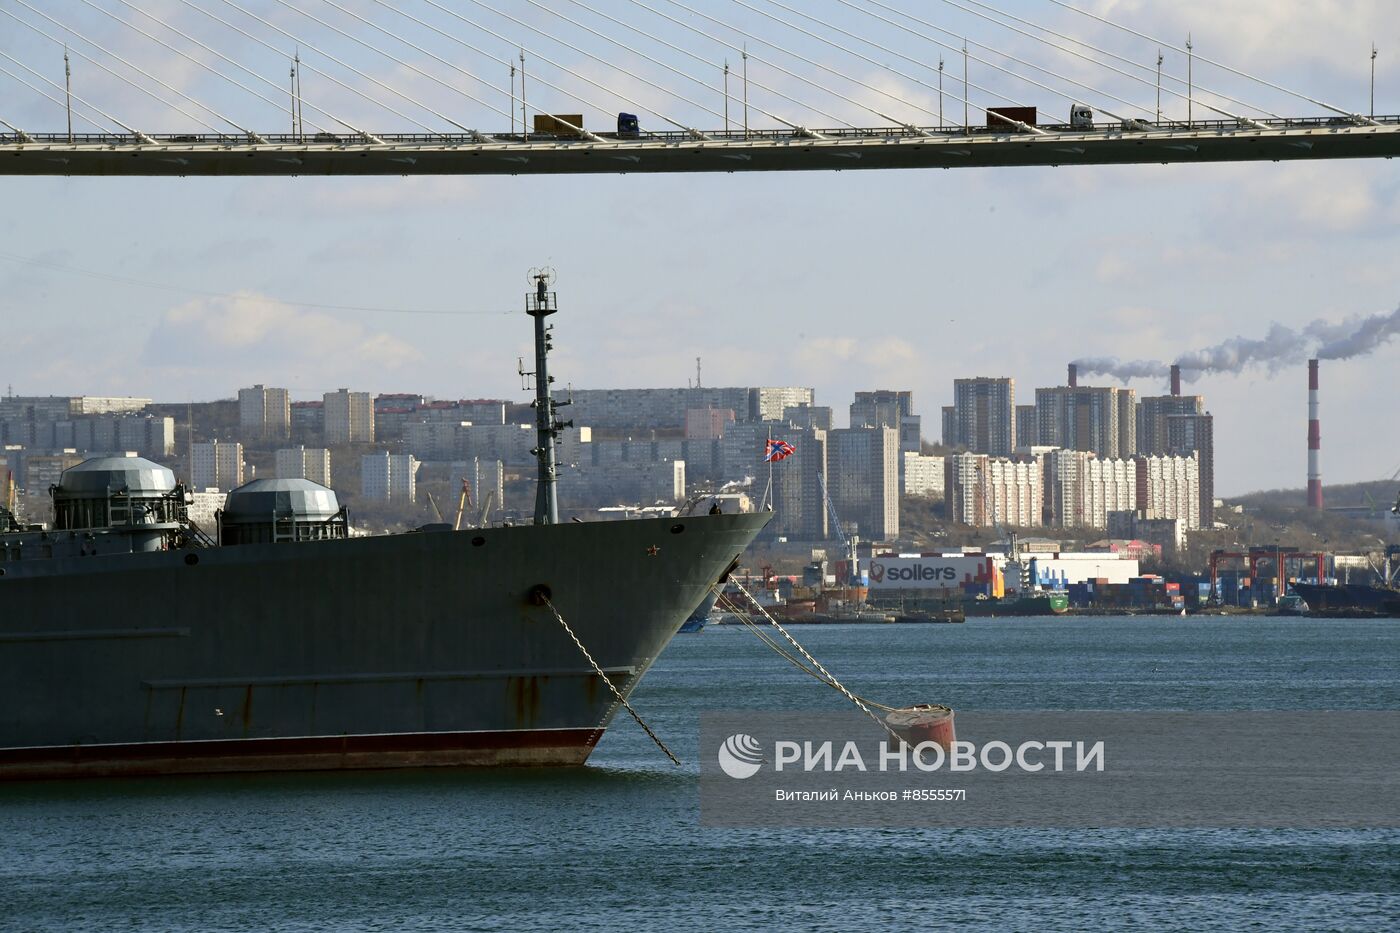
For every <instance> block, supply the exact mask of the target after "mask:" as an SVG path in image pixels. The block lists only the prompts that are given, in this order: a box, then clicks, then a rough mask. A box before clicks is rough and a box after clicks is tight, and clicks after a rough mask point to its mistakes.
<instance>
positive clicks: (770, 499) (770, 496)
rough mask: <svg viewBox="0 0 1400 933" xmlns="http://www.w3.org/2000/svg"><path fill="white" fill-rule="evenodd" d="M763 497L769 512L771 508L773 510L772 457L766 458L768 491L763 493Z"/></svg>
mask: <svg viewBox="0 0 1400 933" xmlns="http://www.w3.org/2000/svg"><path fill="white" fill-rule="evenodd" d="M763 497H764V498H765V499H767V500H768V508H769V510H770V511H771V510H772V508H773V458H772V457H769V458H768V491H767V492H765V493H764V494H763Z"/></svg>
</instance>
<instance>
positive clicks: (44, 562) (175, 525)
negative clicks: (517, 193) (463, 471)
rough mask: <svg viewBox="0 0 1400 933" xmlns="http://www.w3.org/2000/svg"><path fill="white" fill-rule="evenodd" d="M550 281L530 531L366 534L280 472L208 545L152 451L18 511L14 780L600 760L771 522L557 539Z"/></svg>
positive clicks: (531, 305)
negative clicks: (39, 516)
mask: <svg viewBox="0 0 1400 933" xmlns="http://www.w3.org/2000/svg"><path fill="white" fill-rule="evenodd" d="M548 282H549V277H548V276H547V275H545V274H540V275H538V276H537V277H536V284H537V287H536V289H535V290H534V292H532V294H531V295H530V296H529V297H528V298H527V300H526V312H527V313H528V314H529V315H530V316H531V317H533V318H534V322H535V348H536V359H535V371H534V372H533V373H529V374H527V375H531V376H533V377H534V380H535V389H536V392H535V401H534V403H533V404H534V407H535V414H536V430H537V438H538V441H537V446H536V448H535V450H534V454H535V456H536V458H537V460H538V485H537V490H536V500H535V516H534V518H535V521H534V523H533V524H529V525H526V524H521V525H515V526H497V527H483V528H468V529H464V530H461V531H454V530H452V529H451V528H450V527H443V526H425V528H423V529H420V530H418V531H413V532H406V533H402V534H394V535H381V536H361V537H357V536H353V535H351V534H350V529H349V522H348V520H347V516H346V510H345V508H344V507H342V506H341V505H340V503H339V501H338V499H337V497H336V495H335V493H334V492H333V491H332V490H330V489H328V488H326V487H324V486H320V485H317V484H315V483H312V482H310V481H308V480H266V479H261V480H254V481H253V482H251V483H247V484H245V485H243V486H240V487H239V488H237V489H235V490H233V491H232V492H230V493H229V495H228V499H227V501H226V503H225V505H224V508H223V509H222V510H221V511H220V513H219V514H218V516H217V518H216V525H215V527H214V528H213V529H211V530H210V532H208V533H206V532H205V531H204V530H203V529H200V528H199V527H197V526H196V525H195V524H194V523H192V522H191V521H190V520H189V517H188V514H187V506H186V501H187V496H186V492H185V489H184V488H183V487H182V486H181V485H180V484H179V483H177V482H176V481H175V477H174V474H173V473H172V471H171V470H169V469H168V468H166V467H163V466H160V465H158V464H156V463H153V462H151V461H148V460H144V459H141V458H136V457H99V458H95V459H91V460H88V461H85V462H83V463H81V464H79V465H77V466H74V467H72V468H70V469H69V470H67V471H66V472H64V473H63V475H62V477H61V479H60V481H59V483H58V484H57V485H56V486H55V487H53V488H52V490H51V492H52V496H53V504H54V521H53V523H52V525H51V526H36V525H25V524H23V523H21V522H19V521H18V520H17V519H16V518H15V517H14V516H13V515H12V514H8V513H7V514H4V515H0V684H3V686H0V691H3V703H0V778H3V779H50V778H64V777H96V776H113V775H164V774H175V773H208V772H227V771H277V770H326V769H355V768H398V767H425V766H537V765H582V764H583V763H584V762H585V761H586V760H587V759H588V756H589V754H590V752H591V751H592V749H593V748H594V746H595V745H596V744H597V742H598V740H599V738H600V737H601V736H602V735H603V732H604V730H605V729H606V728H607V727H608V725H609V723H610V722H611V721H612V718H613V716H614V714H615V713H617V711H618V709H619V707H620V706H622V705H623V703H622V698H624V697H626V696H627V695H628V694H630V693H631V691H632V690H633V689H635V687H636V685H637V683H638V681H639V680H640V679H641V677H642V676H643V675H644V674H645V673H646V671H647V669H648V668H649V667H650V666H651V664H652V663H653V662H654V661H655V660H656V658H657V656H658V655H659V654H660V653H661V651H662V650H663V649H664V648H665V647H666V645H667V643H668V642H669V641H670V640H671V638H672V637H673V636H674V635H675V634H676V633H677V631H678V630H679V628H680V627H681V624H682V623H683V622H684V621H685V620H686V618H687V617H688V616H689V615H690V614H691V613H692V611H694V610H695V609H696V608H697V606H699V605H700V604H701V602H702V600H704V599H705V598H706V596H707V594H709V593H710V592H711V590H712V588H713V587H714V586H715V585H716V584H717V583H719V582H720V581H721V580H723V579H724V578H725V577H726V576H727V574H728V573H729V572H730V571H731V570H732V569H733V568H734V567H735V566H736V565H737V563H738V560H739V556H740V555H741V554H742V553H743V551H744V550H745V548H746V547H747V546H748V545H749V543H750V542H751V541H752V540H753V538H754V537H755V536H756V535H757V534H758V533H759V531H760V530H761V529H762V528H763V526H764V525H765V524H767V522H768V520H769V517H770V515H769V514H766V513H741V514H718V515H716V514H709V515H693V516H691V515H683V514H677V515H674V516H671V517H665V518H653V519H641V520H621V521H599V522H569V523H563V524H561V523H560V522H559V512H558V499H557V495H556V474H557V466H556V463H555V453H554V451H555V439H556V437H557V436H558V434H559V432H560V430H561V429H562V428H564V427H566V426H567V424H566V423H565V422H561V421H560V420H559V419H558V415H557V410H556V409H557V407H558V405H560V404H564V403H562V402H555V401H554V400H553V399H552V398H551V393H550V391H549V387H550V383H551V381H552V380H551V379H550V377H549V374H548V360H547V356H548V351H549V349H550V331H551V330H552V327H551V326H548V325H546V323H545V318H546V317H547V316H548V315H550V314H553V313H555V311H556V310H557V306H556V305H557V300H556V297H555V295H554V293H553V292H550V291H549V290H548ZM522 368H523V367H522Z"/></svg>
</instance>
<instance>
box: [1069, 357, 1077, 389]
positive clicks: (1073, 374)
mask: <svg viewBox="0 0 1400 933" xmlns="http://www.w3.org/2000/svg"><path fill="white" fill-rule="evenodd" d="M1077 385H1079V367H1078V366H1076V365H1075V364H1073V363H1070V364H1069V387H1070V388H1071V389H1073V388H1074V387H1075V386H1077Z"/></svg>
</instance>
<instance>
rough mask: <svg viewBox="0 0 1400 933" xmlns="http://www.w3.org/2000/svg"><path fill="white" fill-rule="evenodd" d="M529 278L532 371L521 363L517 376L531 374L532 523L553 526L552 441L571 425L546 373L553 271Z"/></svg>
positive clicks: (555, 502) (553, 298)
mask: <svg viewBox="0 0 1400 933" xmlns="http://www.w3.org/2000/svg"><path fill="white" fill-rule="evenodd" d="M530 279H531V280H532V281H533V282H534V283H535V290H534V291H533V292H532V293H530V294H529V295H527V296H526V297H525V313H526V314H528V315H530V317H532V318H534V319H535V371H534V372H533V373H528V372H526V371H525V369H524V367H523V366H522V367H521V369H520V375H521V376H534V378H535V400H534V401H533V402H531V403H530V407H531V408H533V409H534V410H535V447H534V449H533V450H531V451H530V453H532V454H534V456H535V459H536V460H537V461H538V463H539V482H538V484H537V485H536V487H535V524H536V525H557V524H558V523H559V490H558V480H559V476H558V473H559V471H558V467H557V465H556V463H555V455H554V446H555V445H554V442H555V439H556V438H558V437H559V432H560V431H562V430H563V429H564V428H567V427H572V426H573V422H572V421H560V420H559V419H558V417H557V409H558V408H559V407H560V406H561V405H567V404H569V403H568V402H556V401H554V396H553V392H552V391H551V389H550V386H551V384H552V383H553V382H554V377H553V376H551V375H550V374H549V351H550V350H551V349H553V344H552V343H551V342H550V333H551V332H552V331H553V330H554V325H552V324H549V325H547V324H545V322H544V319H545V318H546V317H548V316H549V315H551V314H553V313H555V312H556V311H558V310H559V303H558V296H557V295H555V293H554V292H551V291H550V290H549V285H550V283H551V282H553V281H554V270H552V269H532V270H530Z"/></svg>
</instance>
